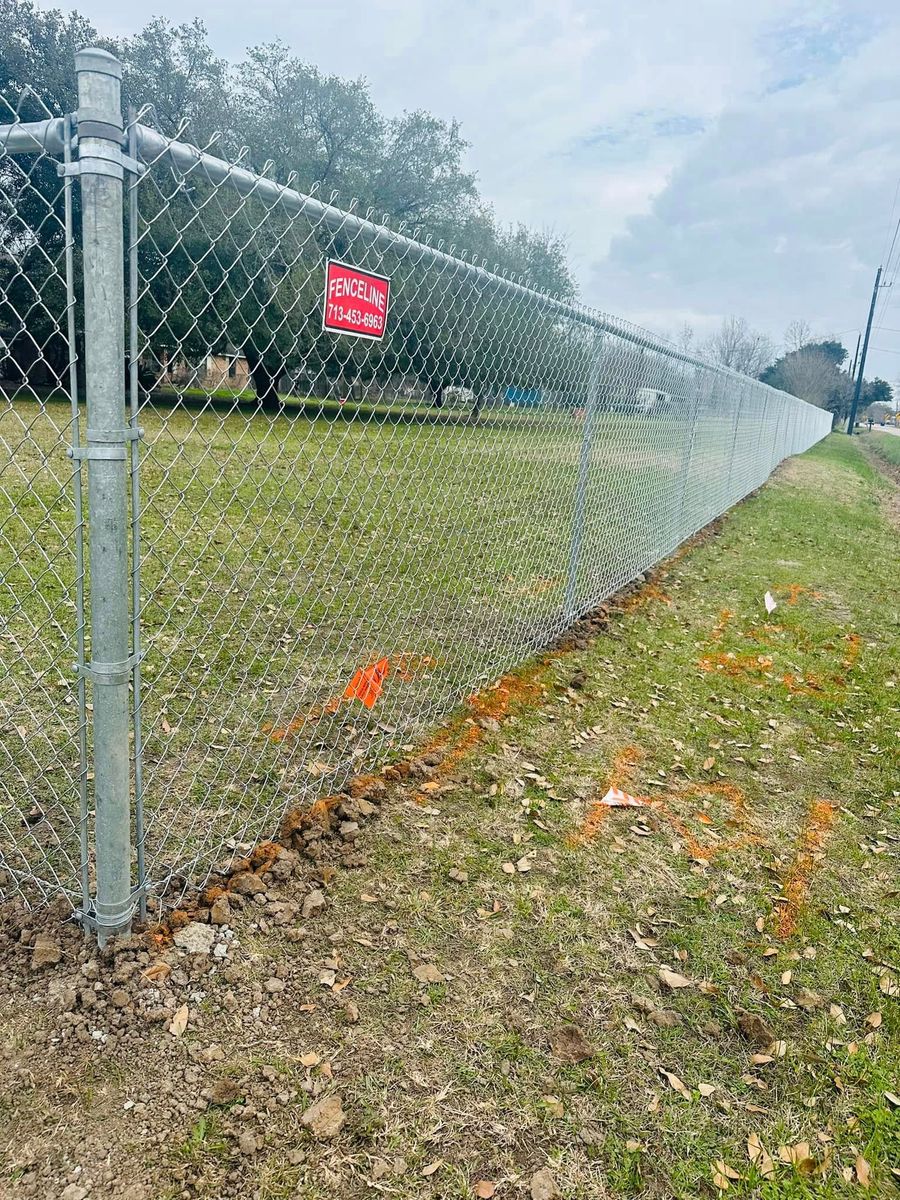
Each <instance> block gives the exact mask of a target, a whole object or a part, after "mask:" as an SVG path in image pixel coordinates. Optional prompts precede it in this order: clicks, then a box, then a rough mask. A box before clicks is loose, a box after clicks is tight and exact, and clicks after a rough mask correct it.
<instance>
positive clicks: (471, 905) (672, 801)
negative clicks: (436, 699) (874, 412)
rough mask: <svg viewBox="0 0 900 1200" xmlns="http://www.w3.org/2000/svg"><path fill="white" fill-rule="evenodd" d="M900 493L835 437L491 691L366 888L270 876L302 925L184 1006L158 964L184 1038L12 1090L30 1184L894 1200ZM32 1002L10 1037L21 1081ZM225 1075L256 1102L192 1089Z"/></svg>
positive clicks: (410, 796) (405, 1198)
mask: <svg viewBox="0 0 900 1200" xmlns="http://www.w3.org/2000/svg"><path fill="white" fill-rule="evenodd" d="M895 497H896V487H895V486H894V485H893V484H892V483H889V482H888V481H887V480H886V479H885V478H884V477H882V476H880V475H879V474H878V473H877V472H876V471H875V470H874V469H873V467H872V466H871V465H870V464H869V462H868V461H867V459H866V457H865V456H864V454H863V452H862V450H861V448H860V446H859V445H858V444H857V443H856V442H854V441H851V440H850V439H848V438H846V437H840V436H833V437H830V438H829V439H827V440H826V441H825V442H824V443H823V444H821V445H820V446H818V447H817V448H815V449H814V450H813V451H811V452H809V453H808V454H806V455H803V456H801V457H799V458H797V459H794V460H792V461H791V462H790V463H788V464H786V466H785V467H784V468H782V470H781V471H780V472H779V473H778V475H777V476H776V477H775V479H774V480H773V481H772V482H770V483H769V484H768V485H767V486H766V487H764V488H763V489H762V490H761V491H760V492H759V493H758V494H756V495H755V496H754V497H752V498H751V499H749V500H748V501H747V502H746V503H745V504H743V505H741V506H740V507H739V508H738V509H737V510H735V511H734V512H733V513H732V514H730V515H729V516H728V517H727V518H726V519H725V520H724V522H723V523H722V525H721V528H720V530H719V532H718V534H717V535H716V536H712V537H708V538H706V539H705V540H704V541H703V542H702V543H701V544H699V545H697V546H696V547H694V548H693V549H691V550H690V551H689V552H688V553H686V554H683V555H680V556H678V557H677V558H676V559H675V560H670V562H669V563H667V564H666V565H665V566H664V567H663V569H662V570H661V572H660V573H659V575H658V576H657V577H656V578H655V579H654V581H653V585H652V586H651V587H648V588H645V589H644V590H643V592H642V593H639V594H637V595H634V596H631V597H629V598H628V599H627V600H626V601H624V602H623V603H622V604H621V605H620V606H619V607H618V608H617V609H616V610H615V611H614V613H613V614H612V616H611V620H610V624H609V628H608V630H607V632H606V633H603V634H601V635H600V636H598V637H597V638H596V640H594V641H593V642H592V643H591V644H590V645H589V646H588V647H587V648H584V649H580V650H570V651H564V652H563V651H557V652H553V653H547V654H545V655H544V656H543V657H541V658H540V659H535V660H532V661H531V662H530V663H529V664H528V665H526V666H525V667H523V668H521V669H520V670H519V671H517V672H516V673H515V674H514V675H512V676H509V677H507V678H506V679H505V680H504V681H503V682H502V686H500V687H495V688H493V689H488V690H487V691H485V692H484V693H482V695H481V696H480V697H479V698H478V699H477V700H474V701H472V702H471V704H470V705H469V707H468V708H467V709H464V710H463V712H462V713H461V715H460V717H459V718H458V719H457V721H456V722H455V723H451V724H450V725H448V726H447V727H446V730H445V733H444V735H443V736H442V737H440V736H439V737H438V738H436V739H434V741H433V742H432V745H437V746H439V747H440V751H439V752H438V753H437V754H436V755H429V756H428V758H427V760H426V761H427V763H428V764H429V765H428V769H427V775H428V779H427V782H425V781H424V779H423V776H422V775H419V776H418V777H416V778H413V779H411V780H409V781H408V782H406V783H401V784H397V785H395V787H394V791H393V793H392V795H391V796H390V797H389V798H388V799H387V800H386V801H385V803H384V805H383V808H382V815H381V818H380V820H379V821H378V822H377V823H376V824H373V825H372V826H370V827H369V829H368V831H367V832H366V833H365V835H364V837H363V839H362V841H361V842H360V843H359V845H360V846H361V847H362V848H363V849H364V850H365V858H364V860H363V861H362V864H361V866H360V868H359V869H358V870H355V871H350V870H347V869H338V870H337V871H336V872H335V871H333V870H332V869H331V868H329V867H325V868H323V867H322V865H321V864H320V867H319V871H318V873H317V874H312V873H311V874H310V877H309V880H308V883H306V884H304V882H303V881H300V882H297V883H296V884H295V885H288V890H287V892H286V895H287V896H288V897H290V896H291V894H292V893H291V890H290V888H291V886H296V887H297V888H298V889H299V890H300V894H302V891H303V889H304V887H305V886H310V885H313V884H316V885H317V886H322V883H323V881H324V884H325V886H326V891H327V909H326V910H325V912H324V913H323V914H322V915H320V916H318V917H313V918H312V919H310V920H307V921H303V922H302V929H303V932H302V933H300V934H298V933H297V931H296V930H295V929H289V930H283V929H281V928H280V927H279V926H278V925H277V924H276V925H273V924H272V921H271V920H263V919H262V918H261V915H260V914H262V913H263V909H261V908H258V907H257V906H256V905H255V904H250V905H248V906H247V907H246V908H245V909H244V910H243V911H242V912H241V913H239V914H238V915H237V917H236V918H235V921H234V929H235V932H236V934H237V936H238V939H239V947H238V949H237V950H235V951H234V952H233V959H234V961H233V965H232V966H231V967H229V969H228V972H226V973H225V974H223V973H221V972H220V973H218V974H216V973H215V972H213V973H212V974H207V975H206V976H204V979H203V983H202V990H200V991H198V990H197V989H198V984H197V983H196V982H192V981H190V980H189V979H188V976H187V974H186V967H185V965H184V963H183V961H181V962H180V961H179V960H178V957H177V954H176V953H175V952H174V951H169V952H168V955H167V957H168V958H169V960H170V961H171V962H172V963H173V965H174V968H175V969H174V971H173V975H172V977H171V979H170V981H169V985H168V986H169V987H170V988H171V991H172V994H173V1001H172V1003H173V1005H174V1004H181V1003H182V1002H184V1003H186V1004H189V1005H190V1024H189V1026H188V1031H187V1033H186V1034H185V1035H184V1037H183V1039H173V1038H172V1037H171V1036H170V1035H169V1034H167V1033H166V1032H165V1031H164V1030H160V1027H158V1026H153V1027H150V1028H149V1030H148V1032H147V1033H146V1034H145V1035H144V1037H143V1041H142V1047H141V1053H140V1055H139V1056H136V1055H135V1054H134V1052H133V1050H129V1049H121V1048H114V1049H112V1050H107V1051H105V1052H104V1051H103V1050H102V1048H101V1047H100V1045H99V1044H98V1043H97V1042H96V1041H95V1042H93V1043H91V1042H90V1041H88V1043H87V1044H82V1045H81V1046H80V1047H77V1046H76V1051H75V1052H74V1057H73V1051H72V1049H71V1045H70V1048H69V1050H68V1051H67V1053H68V1055H69V1057H68V1058H67V1059H66V1060H65V1063H64V1067H65V1069H64V1070H63V1069H62V1068H60V1069H59V1071H58V1070H57V1067H56V1066H55V1065H53V1062H52V1061H51V1062H50V1063H49V1065H48V1069H47V1072H46V1075H47V1077H48V1078H50V1077H52V1078H53V1079H55V1080H57V1082H56V1083H54V1085H53V1087H52V1088H50V1089H49V1094H48V1090H47V1088H46V1087H45V1086H44V1085H43V1083H42V1082H41V1079H39V1078H38V1079H35V1077H34V1076H33V1077H32V1082H31V1083H30V1084H28V1083H27V1080H26V1082H25V1083H24V1084H23V1083H22V1073H21V1072H20V1073H19V1075H18V1076H16V1077H15V1078H14V1079H12V1080H10V1079H7V1078H5V1079H4V1082H3V1084H2V1085H0V1086H2V1087H3V1088H5V1089H6V1092H5V1094H3V1093H0V1106H2V1107H3V1111H4V1118H5V1125H6V1128H7V1130H8V1138H9V1146H10V1150H9V1152H8V1156H9V1163H10V1166H9V1170H10V1172H13V1171H15V1170H19V1174H18V1175H16V1178H21V1177H22V1169H21V1168H16V1167H15V1166H14V1163H15V1162H16V1161H18V1160H17V1159H16V1158H15V1155H14V1154H13V1148H15V1149H16V1150H18V1149H19V1147H20V1146H22V1145H25V1144H26V1143H27V1144H29V1145H30V1144H31V1143H32V1142H34V1143H35V1144H37V1142H36V1139H39V1138H40V1139H42V1140H41V1141H40V1146H41V1149H40V1151H39V1161H40V1162H41V1163H43V1164H44V1167H45V1169H46V1170H47V1171H50V1172H51V1173H52V1172H53V1171H58V1172H60V1173H62V1172H64V1171H65V1170H66V1169H71V1164H72V1162H73V1161H77V1155H78V1148H79V1147H80V1146H87V1147H91V1146H93V1147H94V1148H95V1149H93V1150H89V1151H88V1152H87V1153H86V1154H85V1155H84V1156H83V1159H84V1161H85V1163H86V1167H85V1170H86V1171H91V1170H93V1171H94V1175H95V1177H96V1171H98V1170H99V1169H100V1168H99V1167H97V1166H96V1163H97V1162H99V1161H100V1160H99V1159H98V1158H97V1155H101V1156H103V1157H102V1161H103V1163H104V1164H105V1165H106V1166H105V1169H108V1170H109V1171H112V1172H113V1173H115V1175H116V1180H117V1186H119V1187H120V1188H124V1186H125V1185H127V1184H131V1183H138V1182H140V1183H143V1182H144V1181H147V1180H150V1181H152V1187H151V1190H149V1191H146V1192H144V1193H140V1195H141V1196H142V1197H144V1196H147V1197H150V1196H152V1197H153V1200H156V1198H157V1197H159V1198H161V1200H175V1198H176V1197H181V1196H191V1197H203V1198H208V1200H214V1198H216V1200H219V1198H221V1197H225V1196H228V1197H231V1196H239V1195H240V1196H246V1195H253V1196H256V1197H258V1198H259V1200H280V1198H282V1197H301V1198H302V1200H331V1198H332V1197H334V1198H335V1200H336V1198H337V1197H341V1198H342V1200H355V1198H357V1197H360V1198H362V1197H369V1196H372V1195H374V1194H379V1193H381V1194H384V1195H388V1196H391V1197H395V1198H397V1200H420V1198H422V1197H430V1196H433V1197H435V1198H437V1197H440V1198H441V1200H445V1198H446V1200H464V1198H469V1197H473V1196H477V1195H481V1196H484V1195H489V1196H490V1195H494V1196H496V1197H498V1198H499V1200H505V1198H506V1197H509V1198H510V1200H512V1198H519V1197H521V1198H523V1200H524V1198H526V1197H528V1196H529V1195H536V1194H543V1195H557V1194H558V1195H560V1196H561V1197H563V1198H564V1200H603V1198H606V1197H616V1198H619V1197H623V1198H624V1197H646V1198H647V1200H695V1198H697V1197H714V1196H716V1195H717V1194H719V1193H724V1192H727V1194H728V1195H729V1196H735V1197H751V1196H752V1197H761V1198H763V1200H838V1198H847V1200H850V1198H853V1200H858V1198H859V1197H862V1196H864V1195H868V1196H878V1197H891V1196H895V1195H897V1194H898V1182H900V925H898V920H897V917H898V876H897V866H898V852H900V819H898V805H900V783H898V779H900V775H898V732H900V723H898V704H897V696H898V683H900V609H898V600H897V593H896V578H897V554H896V546H897V528H896V526H895V525H892V523H891V522H892V520H894V519H895V518H894V515H893V514H894V513H895V511H896V510H895V508H894V507H893V501H894V498H895ZM767 591H769V592H771V593H772V595H773V596H774V597H775V599H776V601H777V605H778V607H777V608H776V609H775V611H774V612H772V613H771V614H768V613H767V612H766V608H765V606H764V603H763V598H764V595H765V593H766V592H767ZM485 714H490V715H489V716H487V715H485ZM467 717H471V718H479V717H480V721H479V720H474V721H473V722H470V723H468V724H467V723H466V718H467ZM473 731H474V732H473ZM420 753H421V751H420ZM610 786H616V787H618V788H620V789H622V790H624V792H626V793H627V794H630V795H631V796H633V797H635V798H637V799H638V800H639V801H640V803H639V805H638V806H636V807H627V808H608V807H605V806H604V805H602V804H601V803H600V800H601V798H602V797H603V796H604V794H605V793H606V792H607V789H608V788H609V787H610ZM310 870H311V871H312V869H310ZM423 964H428V966H429V968H430V969H429V970H427V971H425V972H422V971H421V970H419V968H420V967H421V966H422V965H423ZM414 970H416V971H417V974H416V975H414V974H413V971H414ZM323 972H324V974H323ZM328 972H330V974H329V973H328ZM273 978H276V979H278V980H280V983H279V986H278V988H277V989H273V988H271V987H270V986H269V983H267V982H266V981H271V979H273ZM179 979H180V982H179ZM323 980H324V986H323ZM98 986H99V985H98ZM151 986H152V987H162V986H163V985H162V984H160V983H158V976H157V977H155V978H154V981H153V982H152V984H151V983H150V982H149V981H148V983H147V987H151ZM32 990H34V989H32ZM45 990H46V989H38V990H37V992H36V994H35V995H33V996H30V997H26V996H25V995H24V994H23V995H22V998H21V1003H20V1004H17V1005H16V1006H9V1009H8V1015H7V1016H6V1017H5V1018H3V1019H5V1021H6V1024H7V1028H6V1029H5V1031H4V1032H5V1033H6V1035H7V1041H10V1042H12V1043H13V1044H14V1045H15V1046H16V1050H17V1054H18V1056H19V1058H20V1059H21V1061H23V1062H26V1061H28V1060H29V1056H30V1055H33V1054H34V1053H35V1050H34V1047H36V1046H41V1047H43V1046H44V1045H45V1044H46V1043H47V1038H48V1030H49V1029H50V1028H52V1022H53V1021H54V1020H55V1019H56V1018H54V1017H53V1016H52V1015H50V1012H51V1010H49V1009H48V1007H47V1004H48V1002H47V1001H46V1000H45V999H44V995H45ZM155 1002H156V1003H158V1000H157V1001H155ZM97 1021H98V1027H99V1028H100V1029H103V1028H105V1026H104V1024H103V1019H102V1017H98V1018H97ZM211 1044H215V1048H216V1052H215V1054H213V1053H212V1052H211V1051H210V1050H209V1049H208V1047H210V1045H211ZM222 1079H227V1080H229V1081H231V1084H232V1085H233V1086H232V1092H231V1093H229V1094H230V1095H232V1096H237V1097H238V1099H237V1101H236V1102H235V1101H234V1100H233V1099H232V1100H231V1101H227V1102H226V1101H222V1102H218V1103H217V1102H212V1103H210V1104H209V1105H207V1104H205V1102H204V1101H203V1100H202V1099H201V1100H198V1101H197V1103H196V1104H195V1103H194V1100H195V1098H196V1097H197V1095H198V1093H199V1092H200V1091H201V1089H204V1088H209V1087H211V1086H212V1085H213V1084H214V1083H215V1082H216V1081H217V1080H222ZM16 1080H18V1082H17V1081H16ZM184 1080H188V1081H190V1082H189V1086H188V1085H186V1084H185V1083H184V1082H182V1081H184ZM171 1081H174V1090H173V1086H172V1082H171ZM166 1087H168V1093H167V1096H168V1098H163V1099H162V1101H161V1103H158V1102H156V1101H154V1102H153V1103H154V1106H153V1107H152V1112H153V1114H154V1115H153V1119H152V1120H147V1119H146V1118H142V1117H137V1116H133V1115H131V1114H130V1111H129V1106H130V1105H133V1104H134V1103H135V1101H137V1102H138V1110H139V1111H140V1110H141V1109H143V1111H145V1112H146V1105H145V1104H144V1099H145V1098H146V1097H150V1098H154V1097H156V1098H158V1097H159V1096H160V1094H161V1093H160V1089H161V1088H162V1089H163V1090H165V1088H166ZM53 1088H55V1089H56V1091H55V1092H54V1091H53ZM311 1093H315V1094H317V1095H328V1094H331V1093H335V1094H339V1095H340V1097H341V1099H342V1103H343V1110H344V1112H345V1114H346V1117H347V1119H346V1123H345V1124H344V1126H343V1128H342V1129H341V1130H340V1132H339V1133H338V1134H337V1136H336V1137H335V1138H334V1140H331V1141H327V1142H317V1141H314V1140H312V1139H311V1137H310V1135H309V1133H308V1131H307V1130H306V1129H305V1128H304V1127H303V1126H302V1124H301V1122H300V1116H301V1113H302V1112H303V1111H304V1110H305V1109H306V1108H307V1107H308V1106H309V1104H310V1102H311ZM261 1097H262V1098H261ZM266 1097H269V1099H270V1100H271V1103H268V1102H267V1101H266V1099H265V1098H266ZM185 1100H188V1101H189V1102H188V1103H187V1104H185V1103H184V1101H185ZM179 1102H181V1103H180V1106H179ZM51 1126H52V1128H53V1137H52V1138H50V1137H47V1136H44V1132H46V1131H47V1130H49V1128H50V1127H51ZM248 1131H249V1132H250V1134H251V1135H252V1134H253V1133H257V1134H258V1137H257V1138H256V1141H255V1142H254V1141H253V1137H252V1136H251V1137H250V1143H249V1149H248V1144H247V1140H246V1138H244V1141H243V1142H241V1140H240V1139H241V1136H242V1135H243V1134H247V1133H248ZM97 1146H99V1149H96V1147H97ZM28 1169H29V1170H30V1169H31V1168H28ZM35 1169H37V1168H35ZM539 1171H545V1172H547V1173H548V1174H549V1176H550V1177H551V1178H552V1181H553V1187H554V1188H555V1189H556V1191H551V1190H546V1191H545V1192H543V1193H541V1192H537V1193H536V1192H534V1191H532V1190H531V1189H532V1180H533V1177H534V1175H535V1173H537V1172H539ZM60 1177H62V1175H60ZM10 1178H12V1174H10ZM545 1182H546V1177H545ZM103 1194H104V1195H105V1194H106V1193H103ZM135 1194H138V1193H135Z"/></svg>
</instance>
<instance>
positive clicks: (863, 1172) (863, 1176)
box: [854, 1154, 871, 1190]
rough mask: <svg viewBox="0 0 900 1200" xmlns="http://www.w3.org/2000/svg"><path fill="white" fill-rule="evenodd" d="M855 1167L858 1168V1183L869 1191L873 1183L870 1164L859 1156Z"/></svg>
mask: <svg viewBox="0 0 900 1200" xmlns="http://www.w3.org/2000/svg"><path fill="white" fill-rule="evenodd" d="M854 1165H855V1167H856V1181H857V1183H858V1184H859V1186H860V1187H861V1188H866V1189H867V1190H868V1187H869V1183H870V1182H871V1169H870V1167H869V1164H868V1163H867V1162H866V1160H865V1159H864V1158H863V1156H862V1155H861V1154H859V1155H857V1158H856V1163H855V1164H854Z"/></svg>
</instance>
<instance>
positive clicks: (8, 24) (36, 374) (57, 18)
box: [0, 0, 109, 387]
mask: <svg viewBox="0 0 900 1200" xmlns="http://www.w3.org/2000/svg"><path fill="white" fill-rule="evenodd" d="M0 28H2V30H3V37H2V38H0V122H2V123H6V122H9V121H12V120H14V119H17V118H18V119H20V120H22V121H39V120H42V119H43V118H45V117H46V116H47V115H48V113H49V114H51V115H58V114H61V113H65V112H71V111H72V110H73V109H74V108H75V106H76V102H77V93H76V80H75V62H74V56H75V51H76V50H77V49H78V48H79V47H81V46H83V45H85V44H88V43H94V44H97V43H100V44H101V45H102V44H107V45H108V44H109V43H103V41H102V39H100V38H98V36H97V33H96V31H95V30H94V28H93V26H92V25H90V24H89V22H88V21H86V20H85V19H84V18H83V17H80V16H78V15H77V14H75V13H70V14H66V15H63V14H62V13H60V12H57V11H48V12H44V11H42V10H40V9H38V8H36V7H35V5H34V4H33V3H32V0H0ZM56 165H57V164H56V161H55V160H54V159H51V158H50V157H47V156H43V155H39V154H34V155H21V156H18V155H17V156H15V157H12V156H5V157H3V158H0V375H5V376H6V377H7V378H12V379H14V380H25V381H27V382H28V383H29V384H30V385H31V386H32V387H55V386H58V385H59V384H60V382H61V381H62V380H63V379H64V378H65V373H66V369H67V365H68V359H69V351H68V340H67V336H66V320H65V305H66V295H65V265H64V253H65V227H64V216H63V209H64V199H63V186H62V181H61V180H60V178H59V176H58V174H57V170H56ZM73 200H74V218H75V222H76V227H77V226H78V224H79V223H80V217H79V208H78V191H77V189H75V191H74V193H73ZM76 267H77V256H76ZM78 358H79V361H83V355H82V354H79V355H78Z"/></svg>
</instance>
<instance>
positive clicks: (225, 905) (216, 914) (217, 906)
mask: <svg viewBox="0 0 900 1200" xmlns="http://www.w3.org/2000/svg"><path fill="white" fill-rule="evenodd" d="M209 919H210V921H211V922H212V923H213V925H228V924H229V923H230V921H231V902H230V900H229V899H228V897H227V895H225V893H224V892H223V893H222V895H221V896H217V897H216V898H215V900H213V902H212V907H211V908H210V910H209Z"/></svg>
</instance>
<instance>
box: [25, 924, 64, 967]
mask: <svg viewBox="0 0 900 1200" xmlns="http://www.w3.org/2000/svg"><path fill="white" fill-rule="evenodd" d="M61 958H62V949H61V948H60V945H59V942H58V941H57V940H56V938H54V937H50V935H49V934H46V933H39V934H38V935H37V937H36V938H35V940H34V947H33V949H32V952H31V969H32V971H39V970H40V969H41V968H42V967H55V966H56V964H57V963H58V962H59V960H60V959H61Z"/></svg>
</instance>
